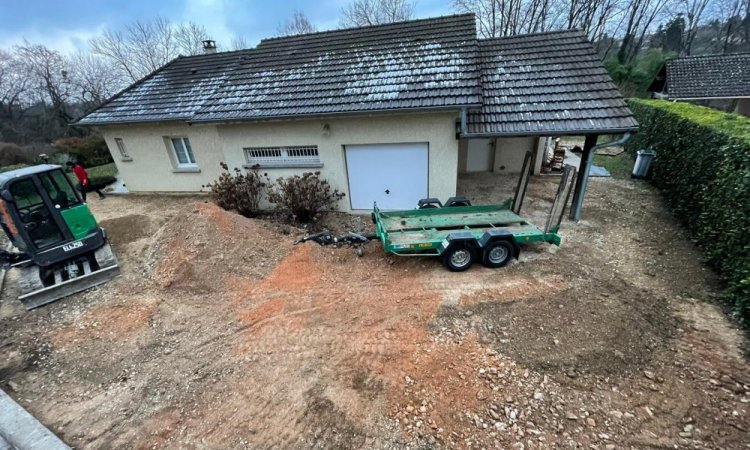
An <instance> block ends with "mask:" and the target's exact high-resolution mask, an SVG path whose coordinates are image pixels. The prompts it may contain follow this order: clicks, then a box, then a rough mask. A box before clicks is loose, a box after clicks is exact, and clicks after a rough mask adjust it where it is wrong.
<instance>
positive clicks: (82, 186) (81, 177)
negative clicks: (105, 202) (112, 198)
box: [67, 161, 104, 202]
mask: <svg viewBox="0 0 750 450" xmlns="http://www.w3.org/2000/svg"><path fill="white" fill-rule="evenodd" d="M67 165H68V168H69V169H72V170H73V173H74V174H76V178H78V186H76V188H78V190H79V191H80V192H81V197H83V201H84V202H85V201H86V191H87V190H92V189H91V181H90V180H89V174H88V173H87V172H86V169H84V168H83V166H82V165H80V164H78V163H73V162H71V161H68V163H67ZM93 190H94V191H96V193H97V194H99V198H104V193H102V191H100V190H99V189H93Z"/></svg>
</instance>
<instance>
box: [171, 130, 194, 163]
mask: <svg viewBox="0 0 750 450" xmlns="http://www.w3.org/2000/svg"><path fill="white" fill-rule="evenodd" d="M169 141H170V143H171V145H172V155H173V156H174V162H175V166H176V167H177V168H178V169H182V168H186V167H196V166H197V164H196V162H195V155H193V148H192V147H191V146H190V141H189V140H188V138H186V137H173V138H169Z"/></svg>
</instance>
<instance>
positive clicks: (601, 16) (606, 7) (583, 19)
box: [560, 0, 627, 41]
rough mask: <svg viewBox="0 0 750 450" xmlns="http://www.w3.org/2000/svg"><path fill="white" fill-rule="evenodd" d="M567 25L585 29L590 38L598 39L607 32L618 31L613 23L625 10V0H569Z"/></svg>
mask: <svg viewBox="0 0 750 450" xmlns="http://www.w3.org/2000/svg"><path fill="white" fill-rule="evenodd" d="M560 3H562V4H564V6H565V9H566V11H565V21H566V23H565V27H566V28H568V29H577V30H582V31H584V32H585V33H586V34H587V35H588V37H589V39H590V40H592V41H598V40H600V39H601V38H602V37H603V36H604V34H605V33H607V32H608V31H609V32H616V31H617V30H616V29H614V28H615V27H613V23H614V22H616V17H617V16H618V15H620V14H621V13H622V12H623V10H624V4H626V3H627V2H626V1H625V0H568V1H564V0H563V1H561V2H560Z"/></svg>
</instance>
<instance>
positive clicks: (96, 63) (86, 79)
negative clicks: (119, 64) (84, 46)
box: [70, 51, 125, 107]
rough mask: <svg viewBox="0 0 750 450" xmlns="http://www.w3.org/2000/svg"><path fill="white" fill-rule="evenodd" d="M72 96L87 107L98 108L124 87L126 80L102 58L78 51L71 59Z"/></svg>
mask: <svg viewBox="0 0 750 450" xmlns="http://www.w3.org/2000/svg"><path fill="white" fill-rule="evenodd" d="M70 67H71V74H70V78H71V81H70V82H71V84H72V85H73V87H74V92H73V94H72V96H73V97H74V98H75V99H76V101H78V102H80V103H82V104H84V105H85V106H86V107H93V106H98V105H101V104H102V103H104V101H105V100H107V99H108V98H109V97H111V96H113V95H114V94H115V93H117V91H119V90H120V89H121V88H122V87H124V84H125V83H124V80H123V79H122V76H121V74H120V72H119V71H118V70H115V69H114V68H113V67H112V66H111V65H110V64H108V63H107V61H106V60H105V59H104V58H102V57H101V56H96V55H93V54H91V53H87V52H83V51H78V52H77V53H75V54H73V56H71V57H70Z"/></svg>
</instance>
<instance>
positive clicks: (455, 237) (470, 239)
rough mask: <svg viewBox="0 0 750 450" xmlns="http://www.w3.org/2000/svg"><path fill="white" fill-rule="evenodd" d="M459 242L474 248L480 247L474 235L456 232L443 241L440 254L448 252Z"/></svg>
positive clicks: (466, 232)
mask: <svg viewBox="0 0 750 450" xmlns="http://www.w3.org/2000/svg"><path fill="white" fill-rule="evenodd" d="M459 242H460V243H463V244H469V245H471V246H472V247H478V242H477V240H476V238H475V237H474V235H473V234H471V233H470V232H468V231H456V232H454V233H451V234H449V235H448V236H446V237H445V239H443V243H442V244H441V245H440V254H442V253H443V252H444V251H446V250H447V249H448V248H449V247H450V246H451V245H453V244H456V243H459Z"/></svg>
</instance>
